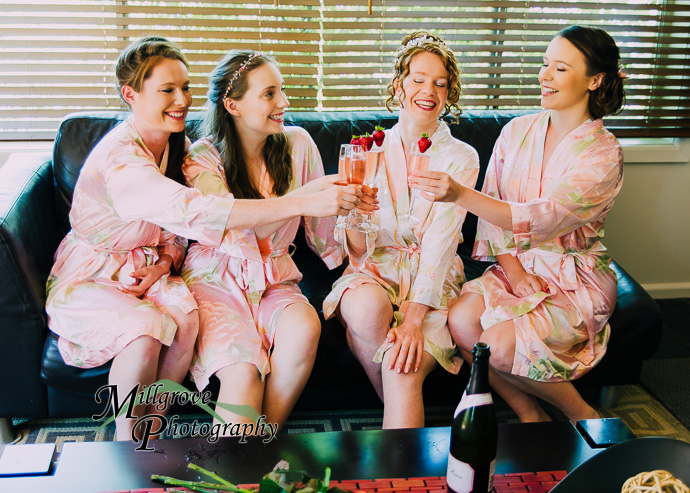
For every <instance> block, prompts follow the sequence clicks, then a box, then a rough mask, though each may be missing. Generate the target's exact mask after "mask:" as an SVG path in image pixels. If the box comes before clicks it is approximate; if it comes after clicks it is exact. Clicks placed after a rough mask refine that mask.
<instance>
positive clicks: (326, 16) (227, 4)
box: [0, 0, 690, 140]
mask: <svg viewBox="0 0 690 493" xmlns="http://www.w3.org/2000/svg"><path fill="white" fill-rule="evenodd" d="M0 9H1V10H0V11H1V12H2V14H3V15H2V16H1V17H0V43H1V44H0V47H1V49H0V63H1V64H2V67H3V70H2V71H0V140H47V139H52V138H53V137H54V135H55V131H56V129H57V127H58V125H59V122H60V121H61V119H62V118H64V116H65V115H66V114H68V113H70V112H73V111H87V110H103V109H122V108H124V106H122V103H121V102H120V99H119V97H118V95H117V94H116V91H115V82H114V72H113V68H114V62H115V60H116V59H117V56H118V53H119V52H120V50H122V49H123V48H124V47H125V46H127V44H129V43H130V42H131V41H132V40H134V39H136V38H139V37H141V36H144V35H148V34H157V35H161V36H165V37H167V38H169V39H171V40H173V41H175V42H177V43H178V44H179V45H180V46H181V47H182V49H183V51H184V52H185V54H186V56H187V57H188V58H189V60H190V64H191V67H190V78H191V83H192V85H191V88H192V94H193V96H194V109H200V108H201V106H202V105H203V103H204V101H205V99H206V98H205V93H206V85H207V82H208V73H209V72H210V71H211V70H212V68H213V67H214V66H215V64H216V63H217V62H218V60H219V59H220V58H221V57H222V56H223V54H225V53H226V52H227V51H228V50H229V49H233V48H250V49H255V50H261V51H265V52H267V53H270V54H272V55H274V56H275V57H276V58H277V59H278V61H279V63H280V67H281V71H282V73H283V76H284V77H285V81H286V92H287V94H288V96H289V98H290V103H291V110H292V111H294V110H312V111H331V110H348V109H381V108H383V104H384V102H385V99H386V98H387V93H386V85H387V84H388V82H389V81H390V77H391V73H392V63H393V56H394V54H395V52H396V51H397V49H398V46H399V42H400V40H401V39H402V36H403V35H404V34H406V33H408V32H411V31H414V30H418V29H427V30H430V31H433V32H435V33H438V34H441V35H443V36H444V38H445V40H446V42H447V43H448V44H449V45H450V46H451V48H452V49H453V50H454V52H455V53H456V56H457V57H458V60H459V62H460V66H461V70H462V83H463V95H462V99H461V107H463V108H468V109H480V108H507V109H530V108H533V109H537V108H539V87H538V82H537V73H538V71H539V67H540V65H541V61H542V55H543V53H544V50H545V49H546V46H547V44H548V42H549V41H550V40H551V38H552V37H553V35H554V34H555V33H556V32H557V31H559V30H560V29H562V28H564V27H567V26H569V25H572V24H586V25H593V26H599V27H603V28H605V29H606V30H607V31H608V32H609V33H610V34H611V35H612V36H613V37H614V38H615V39H616V41H617V43H618V46H619V47H620V48H621V53H622V58H623V64H624V71H625V72H626V73H627V74H628V80H627V82H626V92H627V105H626V107H625V110H624V111H623V112H622V113H621V114H620V115H618V116H612V117H609V118H607V120H606V124H607V126H608V128H610V129H612V130H613V131H614V133H616V135H618V136H620V137H622V136H637V137H640V136H674V137H676V136H689V135H690V96H688V94H689V90H690V87H689V86H690V82H689V80H688V79H689V77H690V75H689V74H690V60H689V59H688V58H689V57H688V55H689V53H690V48H689V47H688V37H689V36H688V33H690V0H631V1H627V2H623V1H563V0H560V1H555V0H553V1H552V0H544V1H524V0H522V1H517V0H496V1H492V0H475V1H457V0H453V1H451V0H424V1H420V0H373V1H372V12H371V15H369V13H368V6H367V0H280V1H279V2H278V5H276V4H275V2H274V0H262V1H256V0H255V1H254V2H239V1H232V0H224V1H220V0H202V1H189V2H172V1H130V0H105V1H87V0H24V1H22V2H18V1H17V2H13V1H8V0H0Z"/></svg>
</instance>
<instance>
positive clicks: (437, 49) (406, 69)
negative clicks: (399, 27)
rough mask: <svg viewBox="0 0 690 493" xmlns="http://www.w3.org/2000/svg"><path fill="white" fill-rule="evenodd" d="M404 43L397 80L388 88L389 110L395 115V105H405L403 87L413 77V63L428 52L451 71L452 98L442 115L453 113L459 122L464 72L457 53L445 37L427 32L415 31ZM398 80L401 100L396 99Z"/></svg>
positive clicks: (399, 59) (396, 60) (398, 64)
mask: <svg viewBox="0 0 690 493" xmlns="http://www.w3.org/2000/svg"><path fill="white" fill-rule="evenodd" d="M400 44H401V48H400V50H399V51H398V53H397V55H396V57H395V68H394V70H395V71H394V74H393V78H392V80H391V82H390V83H389V84H388V88H387V91H388V95H389V96H388V99H387V100H386V108H388V111H390V112H392V111H393V108H392V106H393V105H394V104H401V101H402V100H403V99H405V90H404V89H403V88H402V81H403V80H405V78H406V77H407V76H408V75H410V63H411V62H412V58H413V57H414V56H415V55H416V54H418V53H421V52H423V51H427V52H429V53H434V54H435V55H438V56H439V57H440V58H441V61H443V65H444V66H445V68H446V70H447V71H448V99H446V103H445V106H444V108H443V114H442V115H441V116H446V115H447V114H449V113H450V114H451V115H452V116H453V118H454V119H455V122H456V123H457V121H458V118H459V117H460V114H461V113H462V110H461V109H460V106H459V105H458V102H459V101H460V93H461V90H462V87H461V85H460V69H459V68H458V61H457V59H456V58H455V54H453V51H452V50H451V49H450V48H448V46H447V45H446V43H445V41H443V38H441V37H440V36H437V35H435V34H431V33H429V32H427V31H415V32H413V33H410V34H407V35H406V36H405V37H404V38H403V39H402V41H401V43H400ZM396 81H397V82H398V85H399V86H400V91H401V94H400V99H399V100H397V101H396V97H395V84H396Z"/></svg>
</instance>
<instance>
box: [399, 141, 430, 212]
mask: <svg viewBox="0 0 690 493" xmlns="http://www.w3.org/2000/svg"><path fill="white" fill-rule="evenodd" d="M428 167H429V156H427V155H425V154H424V153H422V152H420V151H419V147H418V146H417V144H416V143H415V144H414V146H413V147H412V152H411V153H410V158H409V169H408V187H409V175H410V174H411V173H415V172H417V171H426V170H427V168H428ZM415 192H416V190H415V189H414V188H410V207H409V208H408V209H407V213H406V214H403V215H402V216H400V219H402V220H403V221H408V222H409V223H410V224H417V223H419V219H417V218H416V217H415V216H414V201H415V196H416V193H415Z"/></svg>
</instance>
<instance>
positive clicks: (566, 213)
mask: <svg viewBox="0 0 690 493" xmlns="http://www.w3.org/2000/svg"><path fill="white" fill-rule="evenodd" d="M573 159H574V160H575V162H574V163H573V165H572V166H570V168H569V170H568V171H567V173H565V174H564V175H563V176H562V178H561V179H560V180H558V182H557V183H555V184H552V185H551V186H550V187H549V190H547V191H546V193H545V194H544V195H545V196H544V197H541V198H539V199H536V200H532V201H530V202H527V203H524V204H520V203H514V202H513V203H510V209H511V212H512V215H513V235H514V238H515V246H516V249H517V252H518V253H519V252H521V251H526V250H529V249H530V248H532V247H533V246H538V245H539V244H541V243H545V242H548V241H551V240H553V239H554V238H558V237H560V236H563V235H564V234H566V233H570V232H571V231H574V230H576V229H579V228H581V227H583V226H585V225H586V224H588V223H591V222H592V221H595V220H597V219H598V218H600V217H605V215H606V214H607V213H608V211H609V210H610V209H611V207H612V206H613V201H614V199H615V197H616V195H617V194H618V192H619V191H620V188H621V186H622V184H623V158H622V152H621V148H620V145H617V144H616V145H611V144H608V143H605V142H602V143H601V144H599V143H598V142H593V143H592V144H591V145H590V146H589V148H588V149H587V150H586V151H585V152H583V153H581V154H580V155H578V156H575V157H574V158H573Z"/></svg>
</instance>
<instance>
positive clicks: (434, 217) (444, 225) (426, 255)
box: [409, 150, 479, 309]
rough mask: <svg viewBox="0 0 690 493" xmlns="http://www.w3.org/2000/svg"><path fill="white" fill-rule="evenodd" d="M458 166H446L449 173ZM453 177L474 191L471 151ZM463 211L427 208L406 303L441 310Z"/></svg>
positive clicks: (475, 174)
mask: <svg viewBox="0 0 690 493" xmlns="http://www.w3.org/2000/svg"><path fill="white" fill-rule="evenodd" d="M453 168H456V169H457V168H458V166H457V165H456V166H452V165H451V166H450V169H453ZM459 168H461V169H460V170H459V171H457V172H456V173H454V174H453V175H452V176H453V179H454V180H456V181H457V182H459V183H462V184H463V185H465V186H467V187H471V188H474V186H475V185H476V183H477V177H478V175H479V157H478V156H477V153H476V152H474V151H473V150H472V152H471V153H466V154H465V155H464V161H463V162H462V164H461V165H460V166H459ZM466 214H467V211H466V210H465V209H463V208H462V207H458V206H456V205H455V204H452V203H442V202H437V203H435V204H434V205H433V206H432V208H431V215H430V217H429V218H428V219H427V221H429V222H430V225H429V227H428V228H427V229H426V231H425V232H424V236H423V237H422V240H421V245H420V246H421V254H420V259H419V269H418V271H417V275H416V276H415V279H414V281H413V283H412V289H411V292H410V297H409V299H410V301H412V302H415V303H420V304H423V305H427V306H430V307H432V308H435V309H438V308H441V301H442V295H443V285H444V282H445V280H446V276H447V275H448V272H449V270H450V267H451V264H452V261H453V258H454V256H455V255H456V252H457V248H458V243H459V241H460V240H461V239H462V234H461V232H460V231H461V229H462V224H463V222H464V220H465V216H466Z"/></svg>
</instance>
